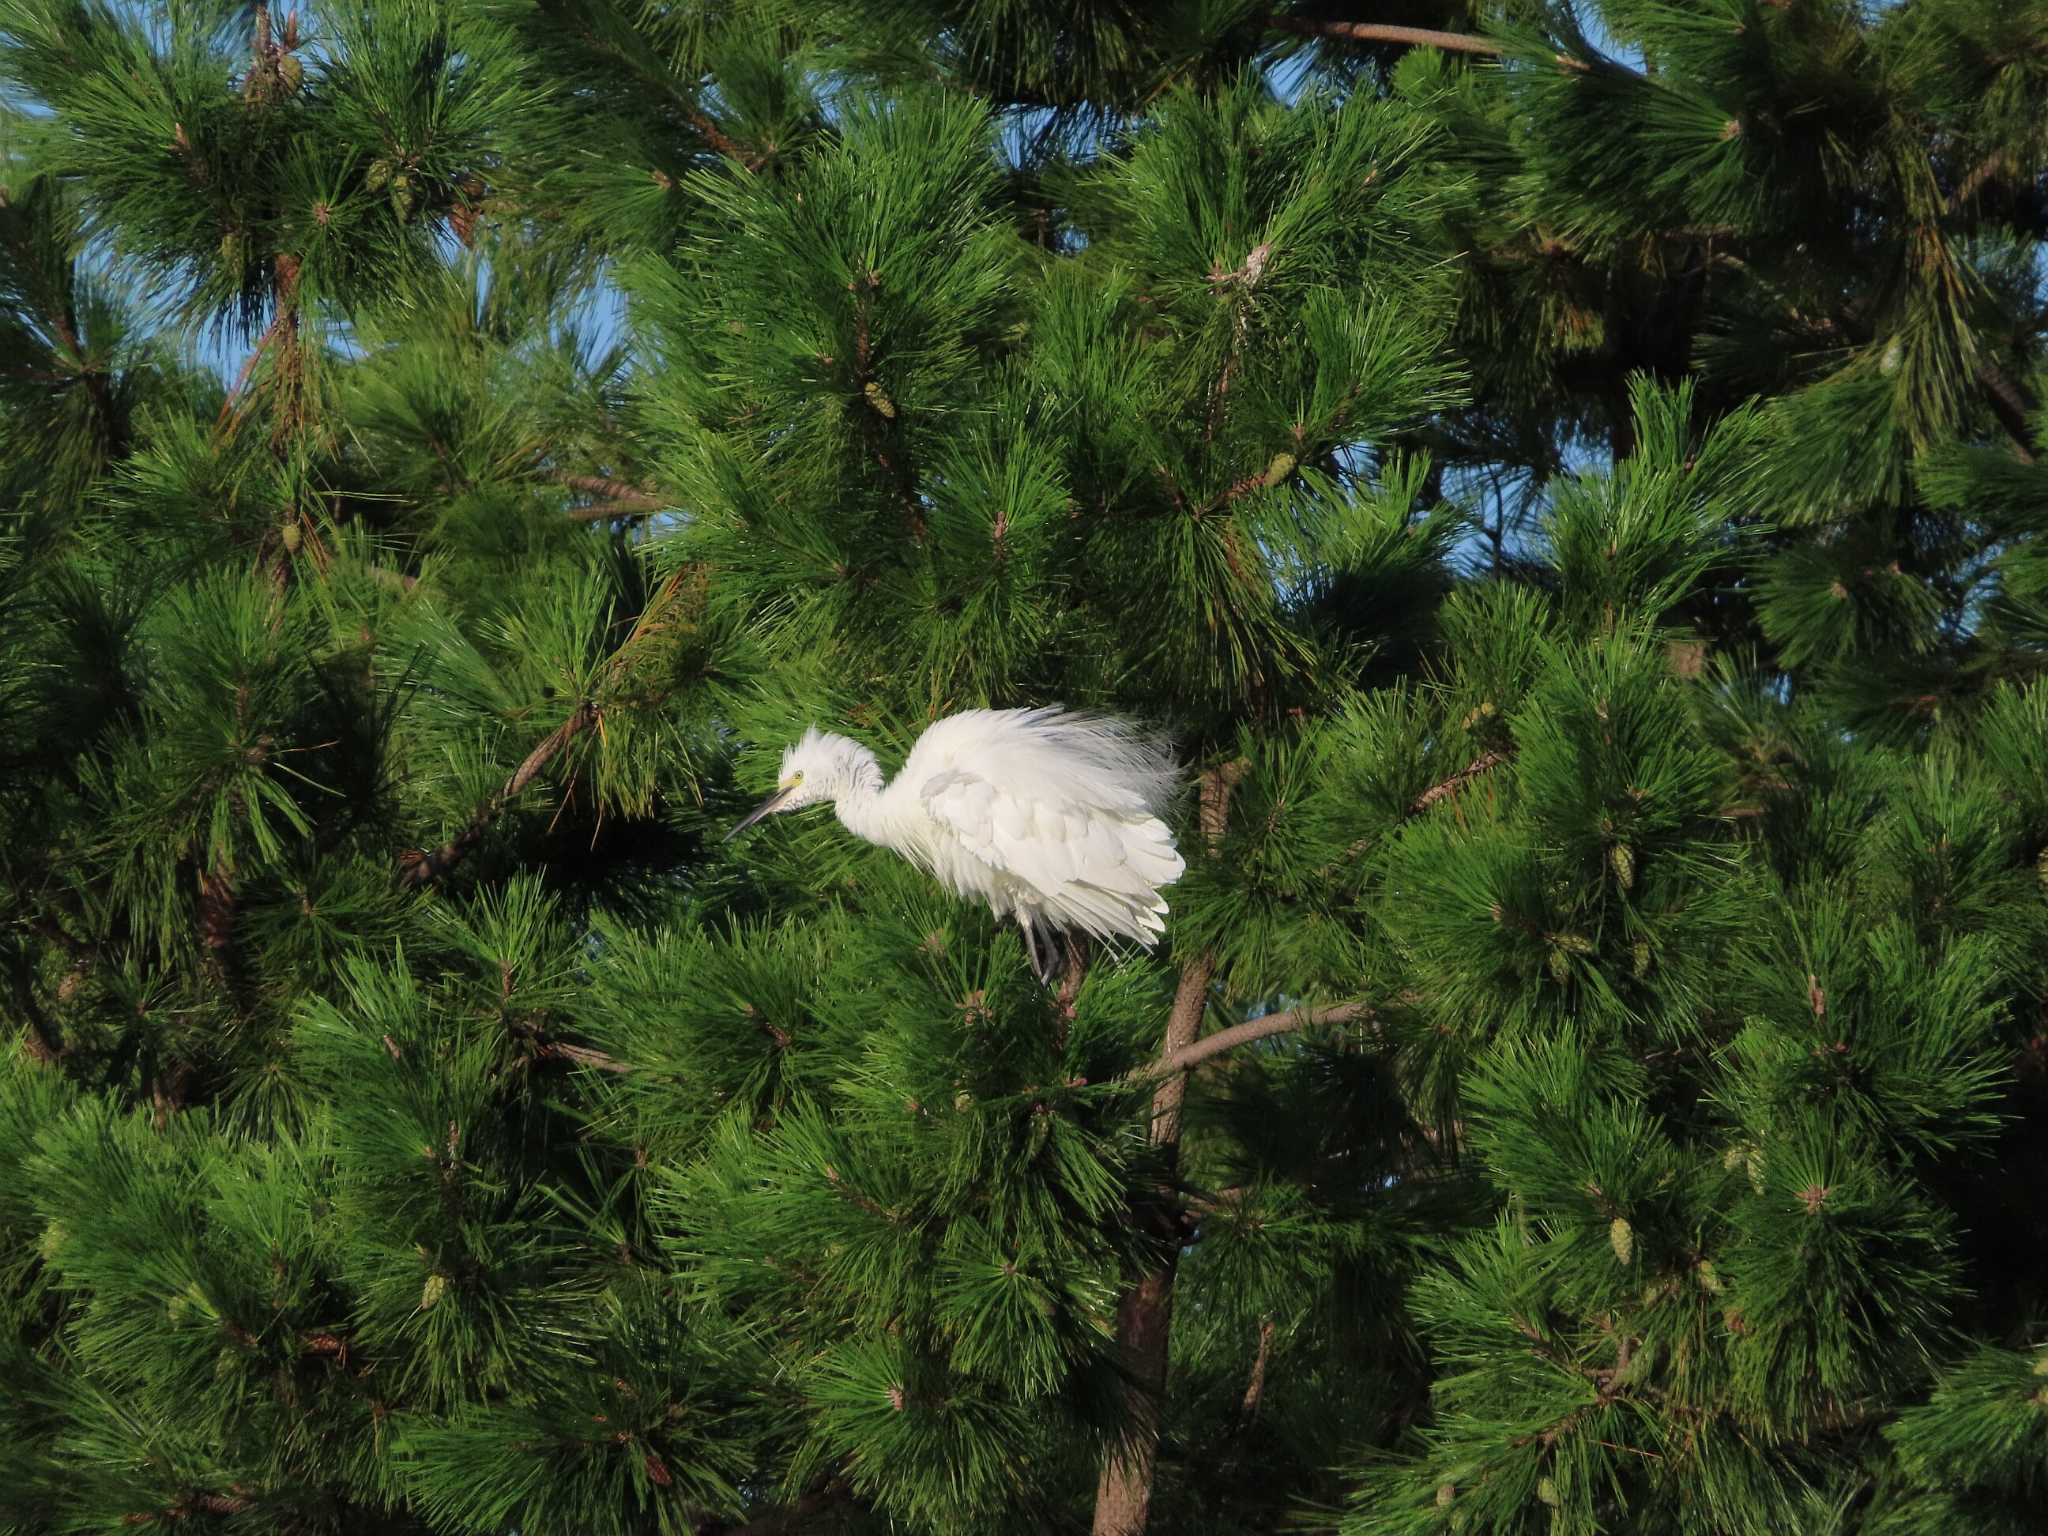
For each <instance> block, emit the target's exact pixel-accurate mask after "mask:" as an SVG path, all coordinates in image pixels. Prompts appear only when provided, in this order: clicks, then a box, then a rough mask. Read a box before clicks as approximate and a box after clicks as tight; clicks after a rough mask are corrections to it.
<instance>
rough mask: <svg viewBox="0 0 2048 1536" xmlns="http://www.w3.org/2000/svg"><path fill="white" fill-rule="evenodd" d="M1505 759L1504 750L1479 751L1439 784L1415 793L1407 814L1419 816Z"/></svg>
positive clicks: (1506, 757) (1506, 758) (1496, 766)
mask: <svg viewBox="0 0 2048 1536" xmlns="http://www.w3.org/2000/svg"><path fill="white" fill-rule="evenodd" d="M1507 760H1508V755H1507V753H1505V752H1482V753H1480V754H1479V755H1478V756H1477V757H1475V758H1473V759H1472V761H1471V762H1469V763H1467V764H1466V765H1465V766H1464V767H1462V768H1460V769H1459V770H1458V771H1457V772H1456V773H1454V774H1452V775H1451V776H1450V777H1449V778H1448V779H1445V780H1444V781H1443V782H1442V783H1440V784H1432V785H1430V786H1429V788H1427V789H1425V790H1424V791H1423V792H1422V793H1421V794H1419V795H1417V796H1416V797H1415V799H1414V800H1413V801H1412V802H1411V803H1410V804H1409V807H1408V814H1409V815H1411V816H1420V815H1421V814H1422V813H1423V812H1424V811H1426V810H1428V809H1429V808H1430V807H1431V806H1432V805H1435V804H1436V803H1437V801H1439V800H1444V799H1448V798H1449V797H1450V796H1452V795H1455V794H1456V793H1457V792H1458V791H1459V790H1461V789H1463V788H1464V787H1465V786H1466V785H1467V784H1469V783H1471V782H1472V781H1473V780H1474V779H1476V778H1478V777H1479V776H1480V775H1481V774H1482V773H1486V772H1488V771H1489V770H1491V769H1494V768H1498V767H1499V766H1500V765H1501V764H1502V763H1504V762H1506V761H1507Z"/></svg>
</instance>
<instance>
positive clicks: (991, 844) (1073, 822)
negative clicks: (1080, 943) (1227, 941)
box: [735, 706, 1185, 976]
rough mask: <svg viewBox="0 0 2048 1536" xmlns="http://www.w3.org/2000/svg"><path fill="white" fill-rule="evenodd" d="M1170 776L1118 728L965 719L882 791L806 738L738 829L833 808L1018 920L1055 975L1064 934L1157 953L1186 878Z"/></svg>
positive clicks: (852, 750) (1040, 966) (845, 758)
mask: <svg viewBox="0 0 2048 1536" xmlns="http://www.w3.org/2000/svg"><path fill="white" fill-rule="evenodd" d="M1177 777H1178V770H1177V768H1176V766H1175V764H1174V762H1173V759H1172V757H1171V755H1170V754H1169V753H1168V752H1167V750H1166V749H1165V748H1164V746H1163V745H1161V744H1160V743H1159V742H1157V741H1156V740H1154V739H1152V738H1150V737H1148V736H1145V735H1144V734H1142V733H1140V732H1139V731H1137V730H1136V729H1134V728H1133V727H1132V726H1130V725H1129V724H1128V723H1126V722H1124V721H1122V720H1117V719H1114V718H1111V717H1108V716H1103V715H1091V714H1080V713H1072V712H1068V711H1064V710H1061V709H1059V708H1058V707H1057V706H1054V707H1052V708H1045V709H1008V710H999V709H977V710H965V711H963V712H961V713H960V714H957V715H949V716H947V717H946V718H945V719H943V720H939V721H936V722H934V723H933V724H932V725H931V726H929V727H928V728H927V729H926V730H925V732H924V734H923V735H922V736H920V737H919V738H918V740H917V744H916V745H915V746H914V747H912V749H911V752H910V756H909V757H908V758H907V759H906V760H905V762H904V764H903V770H902V772H900V773H899V774H897V776H896V778H895V780H894V781H893V782H892V783H890V784H889V785H888V786H887V787H886V788H885V787H884V786H883V783H882V775H881V770H880V768H879V766H878V765H877V764H876V762H875V757H874V754H873V753H872V752H870V751H868V749H867V748H865V747H863V746H861V745H860V744H859V743H857V742H853V741H849V740H848V739H846V738H845V737H843V736H834V735H831V734H828V733H821V732H819V731H817V730H815V729H814V730H811V731H807V732H805V734H804V737H803V739H802V740H801V741H799V742H798V743H797V744H796V745H795V746H793V747H791V748H790V750H789V751H788V752H787V753H786V754H785V755H784V757H783V763H782V787H781V788H780V789H779V790H778V791H777V793H776V794H775V795H774V796H772V797H771V798H770V800H769V801H768V802H767V803H765V804H764V805H763V806H762V807H760V809H759V810H757V811H756V812H755V813H754V816H751V817H749V818H748V819H747V821H746V822H743V823H742V824H741V825H742V826H745V825H749V824H751V822H752V821H753V820H755V819H756V818H758V817H759V816H762V815H765V814H768V813H769V812H771V811H780V810H793V809H796V808H797V807H799V806H802V805H807V804H812V803H815V802H817V801H820V800H829V801H831V802H833V804H834V806H835V808H836V809H837V811H838V813H839V819H840V820H841V821H842V822H844V823H845V824H846V826H847V828H848V829H849V830H851V831H852V832H854V833H855V834H856V835H858V836H860V837H863V838H866V839H867V840H868V841H870V842H873V843H878V844H880V845H882V846H883V847H886V848H892V849H894V850H896V851H897V852H898V853H901V854H903V855H904V856H905V857H907V858H909V859H911V860H912V861H913V862H915V863H917V864H919V865H921V866H922V867H923V868H924V869H926V870H927V871H929V872H930V873H931V874H932V875H933V876H935V877H936V878H937V879H938V880H939V881H940V882H941V883H942V884H944V885H945V886H946V887H947V888H949V889H950V890H952V891H953V892H954V893H955V894H957V895H962V896H970V897H979V898H981V899H982V900H985V901H986V902H987V903H988V905H989V908H990V910H991V911H993V912H994V913H995V914H996V915H997V916H998V917H1014V918H1015V919H1016V921H1017V922H1018V924H1019V925H1020V926H1021V927H1022V928H1023V929H1024V932H1025V938H1026V941H1027V943H1028V944H1029V946H1030V950H1031V958H1032V964H1033V966H1034V967H1035V968H1036V969H1037V970H1038V972H1039V974H1040V975H1041V976H1049V975H1050V973H1051V969H1052V959H1053V945H1052V942H1051V934H1052V932H1053V931H1055V930H1079V931H1081V932H1084V933H1088V934H1092V935H1093V936H1095V937H1096V938H1099V939H1129V940H1133V941H1135V942H1137V943H1140V944H1143V945H1146V946H1148V947H1149V946H1150V945H1151V944H1152V943H1153V942H1155V941H1156V940H1157V939H1158V937H1159V935H1160V934H1161V932H1163V930H1164V922H1163V919H1164V918H1165V916H1166V912H1167V905H1166V901H1165V899H1164V898H1163V897H1162V896H1161V895H1160V894H1159V892H1160V890H1161V889H1162V888H1163V887H1165V886H1168V885H1171V884H1172V883H1173V882H1174V881H1175V880H1177V879H1179V878H1180V876H1181V873H1182V871H1183V870H1184V868H1185V865H1184V864H1183V862H1182V860H1181V856H1180V853H1179V851H1178V850H1177V849H1176V848H1175V847H1174V843H1173V833H1172V831H1171V829H1169V828H1168V826H1167V825H1166V822H1165V821H1164V820H1163V819H1162V813H1163V812H1164V811H1165V810H1166V808H1167V802H1168V801H1169V799H1170V798H1171V796H1172V793H1173V787H1174V783H1175V781H1176V779H1177ZM735 830H737V829H735Z"/></svg>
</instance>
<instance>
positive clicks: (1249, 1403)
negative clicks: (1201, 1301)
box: [1237, 1317, 1273, 1424]
mask: <svg viewBox="0 0 2048 1536" xmlns="http://www.w3.org/2000/svg"><path fill="white" fill-rule="evenodd" d="M1272 1358H1273V1319H1271V1318H1270V1317H1266V1318H1261V1319H1260V1320H1259V1352H1258V1354H1257V1355H1256V1356H1255V1357H1254V1358H1253V1360H1252V1379H1251V1380H1250V1381H1249V1382H1247V1383H1246V1384H1245V1389H1244V1401H1243V1402H1242V1403H1240V1404H1238V1409H1237V1417H1238V1420H1239V1422H1241V1423H1245V1424H1249V1423H1251V1421H1252V1420H1253V1419H1256V1418H1257V1417H1258V1416H1259V1402H1260V1400H1261V1399H1262V1398H1264V1397H1265V1395H1266V1366H1267V1364H1268V1363H1269V1362H1270V1361H1271V1360H1272Z"/></svg>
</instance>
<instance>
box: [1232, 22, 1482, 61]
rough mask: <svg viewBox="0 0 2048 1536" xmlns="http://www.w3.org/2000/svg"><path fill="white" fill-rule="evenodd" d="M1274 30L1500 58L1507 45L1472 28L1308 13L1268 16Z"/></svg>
mask: <svg viewBox="0 0 2048 1536" xmlns="http://www.w3.org/2000/svg"><path fill="white" fill-rule="evenodd" d="M1266 25H1267V26H1268V27H1269V28H1270V29H1272V30H1273V31H1275V32H1292V33H1293V34H1294V35H1295V36H1297V37H1328V38H1341V39H1342V40H1344V41H1345V42H1348V43H1405V44H1407V45H1408V46H1409V47H1411V48H1440V49H1442V50H1443V51H1444V52H1446V53H1476V54H1481V55H1484V56H1485V57H1487V58H1496V59H1497V58H1499V57H1500V56H1501V55H1503V54H1505V53H1506V52H1507V51H1508V50H1507V45H1506V44H1505V43H1497V42H1495V41H1494V40H1493V39H1492V38H1490V37H1477V36H1475V35H1473V34H1472V33H1470V32H1439V31H1436V30H1434V29H1433V28H1430V27H1396V26H1389V25H1386V24H1384V23H1381V22H1376V21H1317V20H1314V19H1313V18H1311V17H1306V16H1268V17H1267V18H1266Z"/></svg>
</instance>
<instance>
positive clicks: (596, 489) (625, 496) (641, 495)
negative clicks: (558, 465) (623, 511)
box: [548, 474, 670, 512]
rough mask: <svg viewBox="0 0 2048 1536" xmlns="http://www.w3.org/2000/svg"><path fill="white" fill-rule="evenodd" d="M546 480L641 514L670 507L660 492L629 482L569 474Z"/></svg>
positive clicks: (600, 476)
mask: <svg viewBox="0 0 2048 1536" xmlns="http://www.w3.org/2000/svg"><path fill="white" fill-rule="evenodd" d="M548 478H549V479H551V480H553V481H554V482H555V483H556V484H558V485H565V486H567V487H568V488H569V489H570V490H572V491H580V492H582V493H583V494H584V495H586V496H602V497H604V498H605V499H606V500H608V501H613V502H617V503H618V504H619V505H620V506H622V507H635V508H638V509H639V510H641V511H643V512H658V511H661V510H663V509H665V508H667V507H668V506H669V505H670V502H669V500H668V498H667V497H665V496H663V495H662V494H661V493H660V492H658V491H650V490H648V489H647V488H646V487H645V486H642V485H634V484H633V483H632V482H631V481H630V480H614V479H611V478H610V477H609V476H606V475H569V474H553V475H550V476H549V477H548ZM583 510H585V511H587V510H589V509H588V508H585V509H583Z"/></svg>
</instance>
